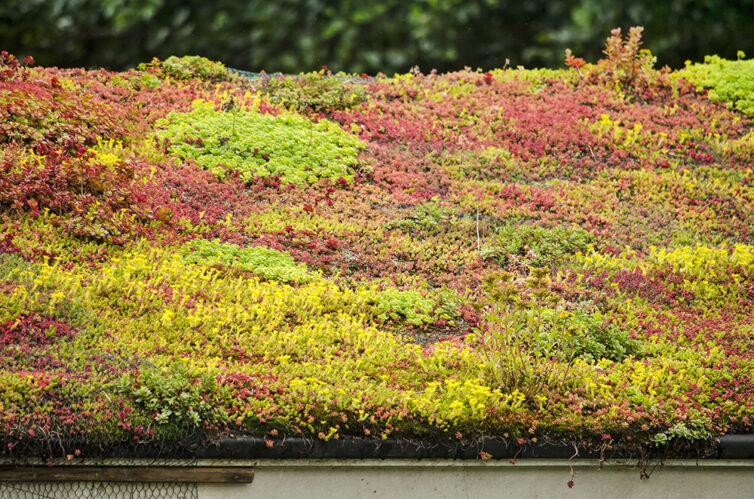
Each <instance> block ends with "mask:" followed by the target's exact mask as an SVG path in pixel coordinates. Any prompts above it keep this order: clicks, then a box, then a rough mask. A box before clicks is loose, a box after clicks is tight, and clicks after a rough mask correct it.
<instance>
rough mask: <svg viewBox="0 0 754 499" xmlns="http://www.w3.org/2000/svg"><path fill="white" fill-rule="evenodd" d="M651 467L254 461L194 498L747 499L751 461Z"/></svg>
mask: <svg viewBox="0 0 754 499" xmlns="http://www.w3.org/2000/svg"><path fill="white" fill-rule="evenodd" d="M657 464H658V463H651V465H650V466H649V467H648V468H647V472H649V474H650V477H649V479H641V477H640V469H639V467H638V466H637V463H636V462H635V461H634V462H623V463H605V464H604V465H603V466H602V468H601V469H600V466H599V462H598V461H593V460H574V461H573V463H572V467H573V472H574V473H575V476H574V478H573V481H574V486H573V488H569V487H568V482H569V480H571V468H570V467H569V465H568V462H567V461H566V462H564V461H563V460H534V459H532V460H519V461H518V462H517V463H516V464H515V465H513V464H510V463H509V462H507V461H505V462H490V461H488V462H482V461H472V462H468V461H443V460H427V461H410V462H406V461H398V460H394V461H324V462H323V461H308V460H305V461H301V462H293V461H257V462H256V463H255V467H254V469H255V475H254V482H253V483H251V484H247V485H242V486H233V485H220V484H214V485H213V484H202V485H199V486H198V497H200V498H206V499H210V498H211V499H247V498H248V499H251V498H258V497H259V498H277V497H280V498H283V497H284V498H294V497H306V498H327V499H340V498H374V497H380V498H402V497H410V498H433V499H439V498H449V499H450V498H452V499H461V498H486V497H490V498H508V497H510V498H518V499H520V498H561V497H562V498H569V497H574V498H575V497H578V498H582V497H595V498H600V499H609V498H624V497H632V498H633V497H636V498H647V499H672V498H683V499H692V498H700V499H701V498H705V499H706V498H716V497H721V498H742V499H743V498H746V499H752V498H754V462H748V461H738V462H736V461H700V462H697V461H668V462H666V463H665V464H664V466H656V467H655V465H657Z"/></svg>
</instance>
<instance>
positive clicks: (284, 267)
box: [184, 239, 316, 282]
mask: <svg viewBox="0 0 754 499" xmlns="http://www.w3.org/2000/svg"><path fill="white" fill-rule="evenodd" d="M184 260H185V261H186V262H188V263H196V264H200V265H210V266H211V265H217V264H221V265H226V266H228V267H231V268H234V269H237V270H241V271H247V272H254V273H255V274H258V275H260V276H262V277H264V278H266V279H270V280H273V281H281V282H305V281H311V280H313V279H315V278H316V275H315V274H313V273H311V272H309V271H308V270H307V268H306V265H303V264H301V263H296V261H295V260H294V259H293V257H292V256H291V255H289V254H288V253H283V252H282V251H277V250H274V249H270V248H265V247H264V246H257V247H255V248H239V247H238V245H236V244H231V243H221V242H217V241H205V240H202V239H195V240H194V241H192V242H191V245H190V246H189V247H188V249H187V251H186V252H185V253H184Z"/></svg>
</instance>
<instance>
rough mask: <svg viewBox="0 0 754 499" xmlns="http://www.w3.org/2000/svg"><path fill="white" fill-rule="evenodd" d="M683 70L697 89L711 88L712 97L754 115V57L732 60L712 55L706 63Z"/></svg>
mask: <svg viewBox="0 0 754 499" xmlns="http://www.w3.org/2000/svg"><path fill="white" fill-rule="evenodd" d="M740 54H741V55H742V57H743V53H740ZM682 74H683V76H684V77H685V78H686V79H687V80H689V81H691V82H692V83H693V84H694V85H696V88H697V90H702V89H705V88H706V89H708V90H709V94H708V95H709V98H710V100H713V101H718V102H726V103H728V104H730V105H731V106H733V108H734V109H736V110H738V111H741V112H742V113H745V114H749V115H754V59H746V60H744V59H739V60H737V61H729V60H727V59H723V58H721V57H718V56H716V55H709V56H707V57H705V58H704V64H700V63H696V64H692V65H689V66H687V67H686V69H685V70H684V71H683V73H682Z"/></svg>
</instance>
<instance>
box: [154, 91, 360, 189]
mask: <svg viewBox="0 0 754 499" xmlns="http://www.w3.org/2000/svg"><path fill="white" fill-rule="evenodd" d="M155 126H156V128H157V131H156V133H155V136H156V137H157V138H159V139H161V140H168V142H169V146H168V151H169V152H170V153H172V154H173V155H175V156H177V157H178V158H180V159H182V160H186V159H192V160H194V161H196V163H197V164H198V165H199V166H201V167H202V168H204V169H206V170H209V171H211V172H213V173H214V174H215V175H216V176H217V177H218V178H220V179H224V178H226V177H229V176H230V174H232V173H234V172H236V171H237V172H238V174H239V176H240V178H241V180H243V181H246V182H249V181H252V180H253V179H254V178H255V177H268V176H270V175H276V176H279V177H280V180H281V181H282V182H284V183H291V184H296V185H304V184H310V183H314V182H316V181H317V180H319V179H324V178H326V179H330V180H338V179H340V178H344V179H346V180H351V179H352V177H353V175H352V171H353V168H354V167H355V166H356V164H357V160H356V155H357V154H358V152H359V151H360V150H361V149H363V148H364V143H363V142H361V141H360V140H359V139H358V138H356V137H354V136H352V135H350V134H348V133H347V132H345V131H343V130H342V129H341V128H340V127H338V126H337V125H335V124H333V123H331V122H329V121H327V120H320V121H318V122H317V123H314V122H312V121H309V120H307V119H306V118H304V117H302V116H299V115H295V114H281V115H278V116H273V115H271V114H262V113H259V112H257V111H254V110H252V111H233V112H225V111H218V110H216V109H215V105H214V104H212V103H211V102H207V101H203V100H198V101H195V102H194V104H193V110H192V111H190V112H188V113H176V112H171V113H170V114H168V115H167V117H166V118H165V119H161V120H158V121H157V123H156V124H155Z"/></svg>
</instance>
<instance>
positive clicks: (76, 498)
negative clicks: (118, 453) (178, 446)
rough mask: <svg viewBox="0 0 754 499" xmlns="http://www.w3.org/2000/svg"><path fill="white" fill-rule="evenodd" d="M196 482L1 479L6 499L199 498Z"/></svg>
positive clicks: (2, 490) (1, 495)
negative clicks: (12, 480)
mask: <svg viewBox="0 0 754 499" xmlns="http://www.w3.org/2000/svg"><path fill="white" fill-rule="evenodd" d="M198 497H199V496H198V487H197V484H195V483H158V482H95V481H91V482H90V481H82V482H0V498H3V499H42V498H44V499H89V498H97V499H100V498H102V499H197V498H198Z"/></svg>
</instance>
